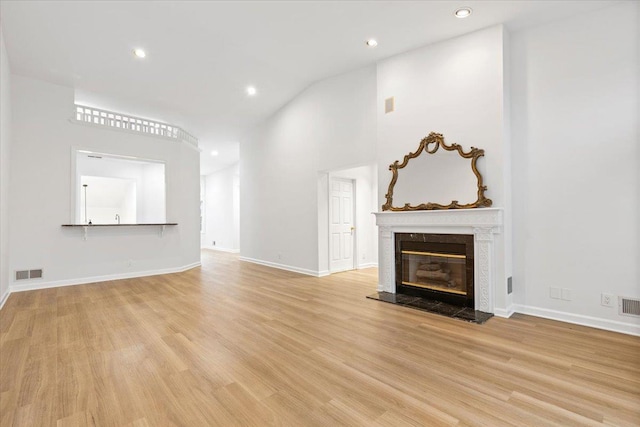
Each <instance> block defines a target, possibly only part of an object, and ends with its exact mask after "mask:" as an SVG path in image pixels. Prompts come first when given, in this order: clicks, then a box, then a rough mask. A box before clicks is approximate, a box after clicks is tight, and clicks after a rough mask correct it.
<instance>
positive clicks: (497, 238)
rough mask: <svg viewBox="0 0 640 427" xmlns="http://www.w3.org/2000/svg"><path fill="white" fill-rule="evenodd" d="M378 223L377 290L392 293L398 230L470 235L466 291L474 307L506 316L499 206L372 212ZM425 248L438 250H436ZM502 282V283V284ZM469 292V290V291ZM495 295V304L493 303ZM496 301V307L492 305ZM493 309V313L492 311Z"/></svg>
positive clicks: (395, 280)
mask: <svg viewBox="0 0 640 427" xmlns="http://www.w3.org/2000/svg"><path fill="white" fill-rule="evenodd" d="M374 215H375V216H376V224H377V225H378V227H379V241H378V242H379V243H378V244H379V248H380V255H379V265H378V267H379V270H378V271H379V272H378V274H379V279H378V292H387V293H390V294H395V293H397V292H398V291H399V288H398V286H397V284H398V282H397V274H396V273H397V260H396V257H395V245H396V238H395V236H396V235H398V234H417V233H423V234H440V235H442V234H446V235H467V236H471V235H472V236H473V247H472V249H468V250H470V251H472V256H473V258H471V257H467V259H468V260H469V261H471V260H472V259H473V270H472V272H471V273H469V270H465V274H466V275H467V280H469V279H470V278H471V279H472V280H473V281H472V283H473V289H472V290H471V291H469V290H468V291H467V292H468V293H467V295H468V296H469V297H471V295H473V299H474V306H473V307H474V309H475V310H479V311H482V312H485V313H495V314H498V315H500V316H505V317H508V316H509V312H508V311H507V310H506V309H505V308H504V307H505V305H504V304H505V302H507V301H509V299H508V298H509V297H508V295H507V287H506V278H505V277H504V269H505V256H504V240H503V235H502V234H501V233H502V226H503V218H502V209H500V208H482V209H453V210H442V211H406V212H388V211H387V212H376V213H375V214H374ZM426 252H435V253H439V252H438V251H437V250H431V251H426ZM503 284H504V285H503ZM469 292H472V294H470V293H469ZM496 299H497V304H496ZM496 305H497V307H496ZM496 311H497V313H496Z"/></svg>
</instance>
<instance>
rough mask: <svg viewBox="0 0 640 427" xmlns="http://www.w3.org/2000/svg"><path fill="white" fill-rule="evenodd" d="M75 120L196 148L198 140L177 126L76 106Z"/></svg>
mask: <svg viewBox="0 0 640 427" xmlns="http://www.w3.org/2000/svg"><path fill="white" fill-rule="evenodd" d="M75 120H76V121H78V122H80V123H89V124H92V125H95V126H104V127H107V128H111V129H120V130H126V131H129V132H136V133H141V134H145V135H153V136H159V137H162V138H168V139H173V140H176V141H184V142H186V143H189V144H191V145H193V146H194V147H196V148H197V147H198V138H196V137H195V136H193V135H191V134H190V133H189V132H187V131H185V130H184V129H181V128H179V127H178V126H172V125H168V124H166V123H160V122H156V121H153V120H149V119H142V118H139V117H134V116H129V115H126V114H122V113H115V112H113V111H106V110H101V109H99V108H94V107H86V106H84V105H78V104H76V116H75Z"/></svg>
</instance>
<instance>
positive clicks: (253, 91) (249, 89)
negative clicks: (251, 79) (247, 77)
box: [247, 86, 258, 96]
mask: <svg viewBox="0 0 640 427" xmlns="http://www.w3.org/2000/svg"><path fill="white" fill-rule="evenodd" d="M257 93H258V90H257V89H256V88H255V87H253V86H248V87H247V95H249V96H254V95H255V94H257Z"/></svg>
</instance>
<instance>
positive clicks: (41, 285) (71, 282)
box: [9, 262, 201, 293]
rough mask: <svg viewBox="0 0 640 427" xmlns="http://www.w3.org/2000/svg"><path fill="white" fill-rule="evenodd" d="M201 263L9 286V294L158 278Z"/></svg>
mask: <svg viewBox="0 0 640 427" xmlns="http://www.w3.org/2000/svg"><path fill="white" fill-rule="evenodd" d="M200 265H201V264H200V262H194V263H192V264H187V265H184V266H181V267H175V268H163V269H159V270H147V271H136V272H131V273H119V274H108V275H104V276H93V277H82V278H79V279H66V280H54V281H50V282H38V283H25V284H23V285H11V286H9V293H13V292H23V291H33V290H37V289H47V288H59V287H62V286H75V285H85V284H87V283H97V282H107V281H111V280H121V279H133V278H136V277H146V276H157V275H159V274H171V273H181V272H183V271H187V270H190V269H192V268H195V267H199V266H200Z"/></svg>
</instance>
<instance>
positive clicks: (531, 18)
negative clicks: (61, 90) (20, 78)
mask: <svg viewBox="0 0 640 427" xmlns="http://www.w3.org/2000/svg"><path fill="white" fill-rule="evenodd" d="M610 4H611V1H457V0H450V1H422V2H421V1H407V2H405V1H339V2H338V1H335V2H333V1H253V2H240V1H233V2H232V1H229V2H212V1H209V2H207V1H193V2H192V1H157V2H152V1H127V2H121V1H104V2H98V1H6V0H3V1H2V3H1V9H0V11H1V15H0V16H1V18H0V19H1V23H2V30H3V33H4V37H5V40H6V45H7V51H8V54H9V59H10V65H11V70H12V73H14V74H20V75H25V76H30V77H34V78H38V79H42V80H46V81H49V82H53V83H57V84H61V85H65V86H69V87H73V88H74V89H75V92H76V100H77V101H78V102H81V103H87V104H90V105H94V106H97V107H102V108H105V109H111V110H117V111H122V112H125V113H129V114H133V115H137V116H142V117H148V118H151V119H156V120H160V121H165V122H170V123H174V124H177V125H179V126H181V127H183V128H184V129H185V130H187V131H189V132H190V133H192V134H194V135H195V136H197V137H198V138H199V139H200V146H201V148H202V149H203V154H202V156H201V157H202V162H201V172H202V173H203V174H206V173H210V172H212V171H214V170H216V169H219V168H221V167H224V166H225V165H228V164H230V163H233V162H235V161H237V159H238V143H240V142H241V141H242V138H243V134H244V133H245V132H246V131H247V130H248V129H250V128H251V127H252V126H254V125H255V124H256V123H258V122H259V121H261V120H263V119H265V118H266V117H268V116H269V115H271V114H273V113H274V112H275V111H277V110H278V108H280V107H282V106H283V105H284V104H286V103H287V102H288V101H289V100H291V99H292V98H293V97H294V96H295V95H296V94H298V93H300V92H301V91H302V90H304V89H305V87H307V86H308V85H309V84H311V83H313V82H315V81H318V80H322V79H324V78H327V77H330V76H334V75H337V74H340V73H343V72H346V71H349V70H352V69H356V68H359V67H364V66H367V65H371V64H374V63H375V62H377V61H379V60H381V59H383V58H386V57H389V56H392V55H395V54H398V53H401V52H404V51H407V50H410V49H414V48H417V47H420V46H423V45H426V44H430V43H434V42H437V41H440V40H444V39H447V38H451V37H455V36H458V35H461V34H464V33H468V32H471V31H474V30H478V29H481V28H484V27H487V26H491V25H495V24H500V23H503V24H505V25H506V26H507V28H508V29H510V30H517V29H520V28H523V27H526V26H531V25H537V24H540V23H543V22H547V21H551V20H555V19H560V18H564V17H568V16H571V15H575V14H578V13H582V12H585V11H589V10H593V9H597V8H600V7H603V6H605V5H610ZM461 6H470V7H471V8H472V9H473V14H472V15H471V16H470V17H468V18H465V19H458V18H456V17H455V16H454V11H455V10H456V9H457V8H459V7H461ZM368 38H375V39H377V40H378V42H379V45H378V46H377V47H375V48H368V47H367V46H366V45H365V40H366V39H368ZM138 47H140V48H143V49H145V51H146V53H147V57H146V58H145V59H143V60H141V59H139V58H136V57H134V56H133V55H132V51H133V49H134V48H138ZM248 85H254V86H255V87H256V88H257V90H258V94H257V96H255V97H248V96H247V95H246V93H245V89H246V87H247V86H248ZM212 150H216V151H218V152H219V155H218V156H216V157H213V156H211V155H210V153H211V151H212Z"/></svg>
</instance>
